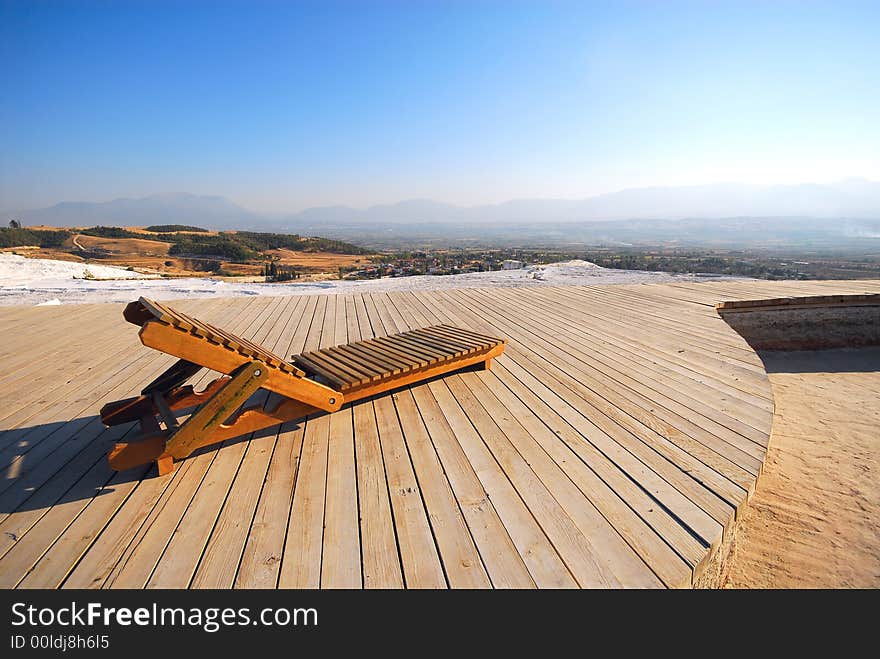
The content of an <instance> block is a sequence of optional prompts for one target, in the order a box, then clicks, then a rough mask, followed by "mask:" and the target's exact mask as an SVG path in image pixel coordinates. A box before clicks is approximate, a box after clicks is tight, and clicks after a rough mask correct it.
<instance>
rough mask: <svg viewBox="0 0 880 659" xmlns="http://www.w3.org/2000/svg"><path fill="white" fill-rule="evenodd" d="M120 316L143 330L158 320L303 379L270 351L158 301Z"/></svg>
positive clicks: (302, 373) (135, 304)
mask: <svg viewBox="0 0 880 659" xmlns="http://www.w3.org/2000/svg"><path fill="white" fill-rule="evenodd" d="M123 316H124V317H125V319H126V320H127V321H128V322H130V323H133V324H135V325H139V326H141V327H143V325H144V323H146V322H147V321H150V320H158V321H160V322H162V323H165V324H166V325H172V326H173V327H176V328H177V329H179V330H182V331H184V332H188V333H190V334H194V335H195V336H198V337H200V338H203V339H207V340H208V341H210V342H211V343H216V344H219V345H222V346H225V347H226V348H229V349H230V350H235V351H236V352H238V353H240V354H242V355H244V356H245V357H248V358H250V359H255V360H257V361H261V362H263V363H265V364H269V365H270V366H274V367H275V368H277V369H279V370H282V371H284V372H286V373H290V374H291V375H297V376H299V377H304V376H305V371H303V370H301V369H299V368H297V367H296V366H294V365H293V364H291V363H290V362H288V361H286V360H285V359H283V358H282V357H279V356H278V355H275V354H273V353H271V352H269V351H268V350H266V349H265V348H263V347H262V346H258V345H256V344H254V343H251V342H250V341H248V340H247V339H243V338H241V337H240V336H236V335H235V334H232V333H231V332H227V331H226V330H222V329H220V328H218V327H214V326H213V325H209V324H208V323H206V322H204V321H201V320H199V319H197V318H193V317H191V316H188V315H186V314H185V313H181V312H180V311H177V310H175V309H172V308H171V307H168V306H166V305H164V304H162V303H161V302H155V301H154V300H148V299H147V298H145V297H142V298H139V299H138V301H137V302H132V303H130V304H129V305H128V306H127V307H126V308H125V311H124V312H123Z"/></svg>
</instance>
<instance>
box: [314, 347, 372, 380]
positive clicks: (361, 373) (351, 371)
mask: <svg viewBox="0 0 880 659" xmlns="http://www.w3.org/2000/svg"><path fill="white" fill-rule="evenodd" d="M317 353H318V354H319V355H320V356H321V357H322V358H323V359H324V360H326V361H327V362H328V363H330V364H332V365H333V366H335V367H336V368H337V369H338V370H340V371H341V372H343V373H346V374H347V375H349V376H350V378H351V380H352V381H354V380H355V379H357V380H358V381H360V382H364V383H366V382H372V381H374V380H379V379H380V378H381V376H382V373H381V372H378V373H377V372H375V371H372V370H370V369H368V368H367V367H366V366H365V365H364V363H363V362H358V361H355V360H353V359H351V358H350V357H346V356H345V355H342V354H340V353H339V352H338V351H336V350H334V348H327V349H326V350H319V351H317ZM312 354H314V353H312Z"/></svg>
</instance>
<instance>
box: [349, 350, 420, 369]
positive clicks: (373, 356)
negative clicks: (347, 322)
mask: <svg viewBox="0 0 880 659" xmlns="http://www.w3.org/2000/svg"><path fill="white" fill-rule="evenodd" d="M339 350H340V351H341V352H344V353H345V354H347V355H351V356H352V357H353V358H356V359H361V360H363V361H364V362H367V363H369V364H373V366H375V367H376V368H377V369H380V370H381V371H382V372H383V373H384V372H390V373H393V374H396V373H403V372H404V371H407V370H410V369H411V368H412V366H409V365H403V364H400V363H399V362H398V361H392V360H391V359H390V358H389V357H383V356H381V355H380V354H379V353H376V352H373V351H371V350H369V349H367V348H365V347H364V346H354V345H347V346H340V347H339Z"/></svg>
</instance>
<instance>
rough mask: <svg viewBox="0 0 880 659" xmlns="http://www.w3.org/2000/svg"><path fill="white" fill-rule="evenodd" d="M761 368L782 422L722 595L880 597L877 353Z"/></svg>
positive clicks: (807, 357) (805, 358)
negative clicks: (814, 591) (824, 592)
mask: <svg viewBox="0 0 880 659" xmlns="http://www.w3.org/2000/svg"><path fill="white" fill-rule="evenodd" d="M762 358H763V359H764V363H765V365H766V366H767V371H768V373H769V374H770V381H771V383H772V386H773V394H774V398H775V402H776V416H775V417H774V420H773V432H772V436H771V440H770V447H769V450H768V452H767V459H766V462H765V464H764V472H763V474H762V475H761V477H760V478H759V479H758V485H757V490H756V492H755V494H754V495H753V497H752V499H751V501H750V503H749V505H748V506H747V508H746V510H745V513H744V515H743V518H742V520H741V521H739V522H738V524H737V531H736V537H735V540H734V544H733V549H732V552H731V554H730V556H729V558H728V560H727V561H726V563H725V567H724V572H723V574H722V585H723V587H726V588H859V587H862V588H865V587H868V588H877V587H880V432H878V428H880V348H863V349H851V350H825V351H818V352H789V353H764V354H763V355H762Z"/></svg>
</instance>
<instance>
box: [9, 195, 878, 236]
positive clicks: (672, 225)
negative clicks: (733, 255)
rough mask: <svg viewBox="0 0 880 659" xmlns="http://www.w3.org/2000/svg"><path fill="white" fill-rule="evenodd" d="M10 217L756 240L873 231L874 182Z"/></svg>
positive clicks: (111, 206) (130, 204) (400, 232)
mask: <svg viewBox="0 0 880 659" xmlns="http://www.w3.org/2000/svg"><path fill="white" fill-rule="evenodd" d="M13 216H17V217H19V218H20V219H21V220H22V221H23V223H24V224H25V225H29V226H33V225H38V224H43V225H49V226H92V225H97V224H102V225H106V226H139V225H140V226H143V225H149V224H188V225H195V226H202V227H205V228H209V229H251V230H259V231H278V232H289V233H303V234H309V235H323V236H327V237H334V238H342V239H345V240H353V241H355V242H358V238H361V239H362V241H365V242H370V243H372V244H379V243H380V242H381V240H379V241H378V242H377V240H376V238H377V237H381V236H382V235H383V234H389V235H390V234H395V236H397V237H404V236H409V237H411V238H413V239H415V237H417V236H418V237H419V239H434V238H440V237H443V236H444V235H450V236H452V235H453V234H454V235H455V236H456V238H457V239H462V240H465V239H468V238H467V237H468V236H471V237H472V238H471V239H476V237H479V236H480V235H481V234H482V235H483V236H485V237H488V236H490V235H491V236H494V237H496V238H504V236H505V231H506V230H508V229H509V231H510V235H511V236H513V235H519V236H523V237H525V236H532V237H534V236H541V235H550V234H559V235H565V234H566V233H570V232H569V230H568V229H569V228H574V227H576V226H579V227H581V228H583V227H587V228H588V229H589V231H581V232H580V235H583V236H584V237H585V238H587V237H589V236H607V237H609V240H629V237H630V236H633V235H645V236H647V235H648V234H652V233H657V237H658V238H659V236H660V234H661V233H662V235H663V236H664V237H667V236H674V235H675V233H676V230H677V229H676V227H679V228H681V229H682V230H684V228H685V226H687V227H689V231H690V232H691V233H693V231H694V230H695V229H699V231H698V232H697V233H698V234H699V235H703V236H708V237H711V235H712V231H713V228H714V229H717V230H718V231H722V232H723V231H725V230H726V231H727V232H728V233H730V234H731V235H735V233H736V230H734V229H732V228H731V226H730V222H729V220H731V219H732V218H733V219H740V220H741V219H743V218H760V221H759V222H758V223H755V222H750V223H749V227H750V228H751V229H753V230H754V231H753V232H752V233H755V232H757V233H755V235H756V236H759V235H760V228H761V226H762V224H761V223H765V224H766V225H767V227H768V230H769V229H770V228H771V227H770V225H773V226H777V227H787V228H785V231H783V233H782V234H780V235H784V234H785V233H787V232H790V231H793V230H795V228H797V227H800V226H803V227H804V228H806V225H809V226H810V227H811V229H810V230H811V231H813V232H815V231H817V230H820V231H821V232H822V234H823V235H825V234H827V235H832V234H834V233H835V232H838V233H840V235H845V236H846V237H847V238H848V239H853V238H858V237H868V238H876V237H878V236H877V231H878V222H880V182H874V181H869V180H866V179H846V180H842V181H838V182H835V183H829V184H801V185H750V184H741V183H718V184H711V185H698V186H681V187H655V188H632V189H626V190H622V191H620V192H614V193H609V194H602V195H596V196H593V197H588V198H585V199H574V200H572V199H518V200H512V201H507V202H504V203H500V204H490V205H481V206H456V205H453V204H447V203H441V202H437V201H431V200H427V199H410V200H406V201H401V202H398V203H395V204H384V205H377V206H371V207H369V208H360V209H359V208H352V207H349V206H319V207H313V208H307V209H305V210H303V211H300V212H298V213H293V214H288V215H275V216H269V215H265V214H261V213H257V212H254V211H250V210H248V209H246V208H243V207H241V206H239V205H237V204H235V203H233V202H232V201H230V200H228V199H226V198H224V197H219V196H200V195H193V194H188V193H175V194H165V195H152V196H149V197H143V198H140V199H114V200H113V201H107V202H98V203H92V202H62V203H59V204H56V205H54V206H51V207H49V208H42V209H36V210H27V211H21V212H20V213H17V214H16V215H13ZM684 220H687V222H682V221H684ZM724 220H727V223H726V224H725V222H724ZM737 226H739V225H737ZM602 227H605V228H604V229H603V228H602ZM654 229H656V231H655V230H654ZM614 236H619V238H614ZM624 236H626V238H624ZM591 239H592V238H591ZM392 242H393V241H392ZM404 242H405V241H404ZM505 242H506V241H505Z"/></svg>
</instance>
